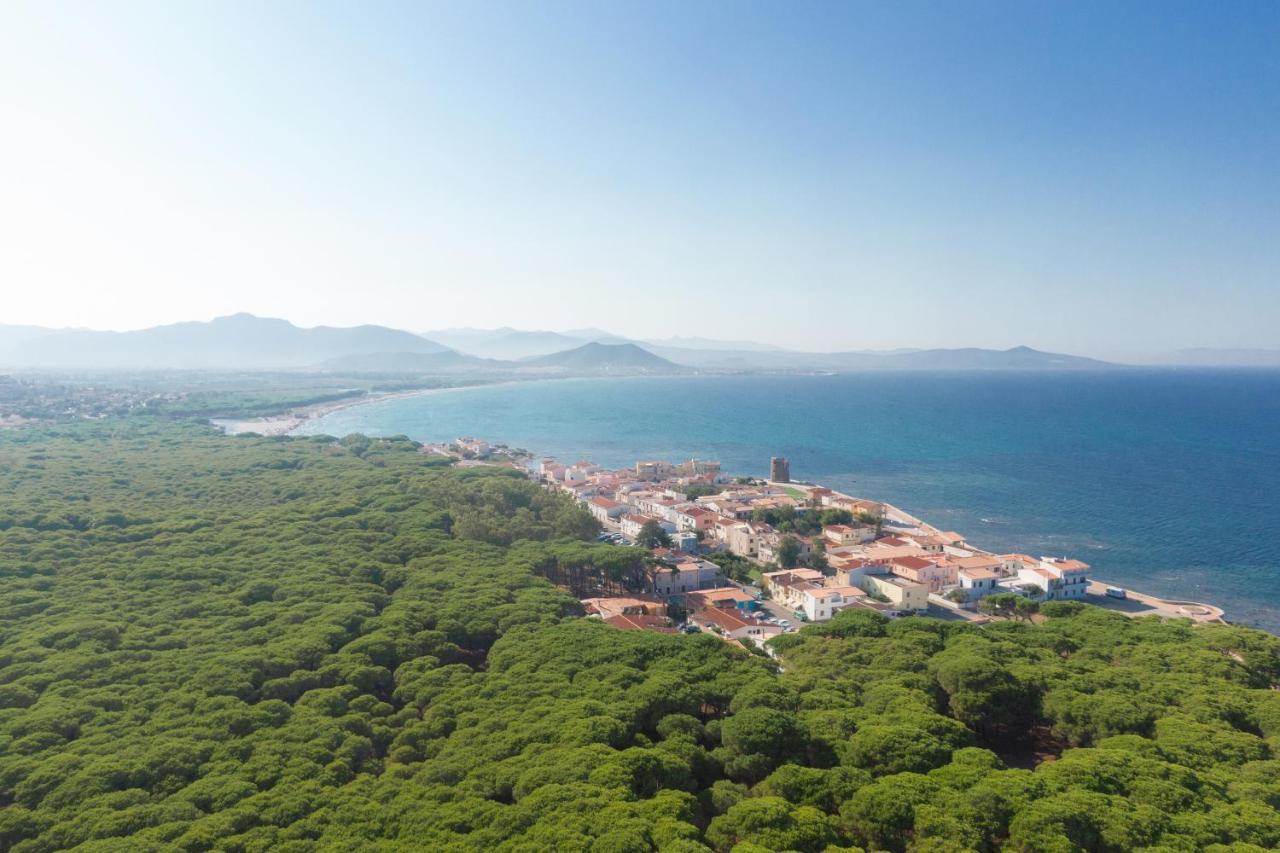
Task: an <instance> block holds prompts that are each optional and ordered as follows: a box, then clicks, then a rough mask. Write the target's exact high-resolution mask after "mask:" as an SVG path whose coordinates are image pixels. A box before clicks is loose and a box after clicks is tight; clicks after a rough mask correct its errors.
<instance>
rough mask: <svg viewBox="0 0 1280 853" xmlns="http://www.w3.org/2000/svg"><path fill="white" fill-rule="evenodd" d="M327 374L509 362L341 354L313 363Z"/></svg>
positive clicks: (450, 354) (442, 355)
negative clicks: (337, 356)
mask: <svg viewBox="0 0 1280 853" xmlns="http://www.w3.org/2000/svg"><path fill="white" fill-rule="evenodd" d="M314 366H315V368H316V369H317V370H323V371H327V372H331V373H431V372H438V371H442V370H444V371H470V370H494V369H503V368H509V367H511V366H512V364H511V362H506V361H495V360H493V359H488V358H476V357H475V356H474V355H467V354H465V353H460V352H455V351H453V350H444V351H442V352H370V353H361V354H359V355H344V356H341V357H339V358H331V359H328V360H327V361H322V362H320V363H319V364H317V365H314Z"/></svg>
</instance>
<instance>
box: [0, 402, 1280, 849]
mask: <svg viewBox="0 0 1280 853" xmlns="http://www.w3.org/2000/svg"><path fill="white" fill-rule="evenodd" d="M595 529H596V528H595V525H594V522H593V521H592V520H591V519H590V518H589V517H587V516H586V515H585V514H584V513H583V512H582V511H581V510H580V509H579V508H578V507H576V506H574V505H573V504H572V503H570V502H569V501H568V500H567V499H562V498H560V497H559V496H557V495H553V494H551V493H549V492H547V491H544V490H542V489H540V488H538V487H537V486H535V485H534V484H533V483H531V482H528V481H527V480H525V479H523V478H521V477H520V476H519V475H518V474H517V473H515V472H511V471H504V470H499V469H454V468H450V467H448V465H447V463H446V462H444V461H441V460H437V459H432V458H430V457H428V456H426V455H424V454H420V453H417V452H416V447H415V445H414V444H413V443H412V442H410V441H407V440H405V439H402V438H401V439H386V440H374V439H368V438H363V437H358V436H355V437H349V438H346V439H343V440H340V441H339V440H334V439H328V438H310V439H265V438H257V437H240V438H228V437H225V436H221V435H218V434H215V433H213V432H211V431H209V430H207V429H205V428H202V427H198V426H194V425H182V424H176V423H172V422H164V421H158V420H155V419H152V418H147V417H131V418H119V419H117V418H109V419H106V420H103V421H100V422H96V423H80V424H72V425H67V426H54V427H47V428H40V429H30V430H25V431H10V432H6V433H3V434H0V849H7V850H14V851H23V852H24V853H32V852H33V851H53V850H62V849H71V848H76V849H80V850H86V851H88V850H99V851H106V850H112V851H123V850H129V851H134V850H143V851H146V850H157V851H159V850H189V851H198V850H239V851H267V850H271V851H306V850H320V849H343V850H373V849H377V850H446V851H448V850H457V851H467V850H476V851H479V850H484V851H488V850H513V851H514V850H581V851H633V850H635V851H639V850H655V849H660V850H663V851H696V850H707V849H711V850H716V851H729V850H734V851H737V853H752V851H761V850H800V851H823V850H851V849H859V848H861V849H868V850H871V849H875V850H891V851H906V850H912V851H961V850H977V851H986V850H996V849H1008V850H1019V851H1041V850H1050V851H1056V850H1062V851H1072V850H1082V851H1083V850H1088V851H1127V850H1141V849H1151V850H1155V849H1159V850H1198V849H1214V848H1215V846H1216V847H1217V849H1222V850H1227V849H1231V850H1254V849H1268V848H1272V847H1275V846H1276V845H1280V812H1277V808H1278V807H1280V760H1278V759H1277V752H1278V751H1280V691H1278V690H1277V689H1276V688H1277V686H1280V640H1277V639H1276V638H1275V637H1272V636H1270V635H1267V634H1263V633H1260V632H1257V631H1252V630H1248V629H1243V628H1235V627H1229V626H1199V627H1195V626H1192V625H1190V624H1188V623H1183V622H1160V621H1156V620H1152V619H1143V620H1131V619H1128V618H1126V617H1124V616H1121V615H1118V614H1114V613H1109V612H1105V611H1102V610H1098V609H1095V608H1091V607H1086V606H1083V605H1067V604H1050V605H1045V606H1044V607H1042V609H1041V612H1040V613H1039V614H1038V615H1037V617H1036V621H1035V622H1031V621H1026V620H1021V621H1017V620H1015V621H1002V622H998V623H995V624H991V625H988V626H982V627H977V626H973V625H970V624H966V623H952V622H942V621H936V620H930V619H924V618H909V619H901V620H896V621H893V622H889V621H887V620H885V619H883V618H882V617H880V616H878V615H877V614H874V613H871V612H869V611H845V612H843V613H841V614H840V615H839V616H838V617H837V618H836V619H834V620H832V621H831V622H828V623H825V624H821V625H812V626H808V627H805V628H804V629H803V630H802V631H801V632H799V633H798V634H791V635H785V636H783V637H780V638H778V639H776V640H774V641H773V645H774V650H775V651H776V652H777V654H778V655H779V656H780V657H781V660H782V662H783V666H782V668H781V669H780V668H779V665H778V663H777V662H776V661H774V660H771V659H769V658H766V657H762V656H758V655H751V654H747V653H745V652H743V651H742V650H740V649H736V648H734V647H731V646H729V645H728V644H726V643H724V642H722V641H721V640H720V639H718V638H716V637H713V636H710V635H705V634H704V635H696V636H677V635H661V634H654V633H646V632H639V631H620V630H616V629H614V628H612V627H611V626H609V625H606V624H603V623H601V622H598V621H594V620H588V619H583V618H580V615H579V614H580V613H581V609H580V606H579V605H578V602H577V601H576V600H575V599H574V598H573V597H572V596H570V595H569V594H567V593H566V592H564V591H562V590H561V589H560V588H559V587H557V586H556V585H555V584H553V583H552V580H560V579H562V578H565V577H569V576H577V577H581V576H584V573H585V575H590V574H591V570H593V569H594V570H598V573H599V574H600V575H602V576H608V577H617V578H623V577H624V576H625V574H626V573H627V572H630V571H634V569H635V556H634V554H632V553H630V552H629V551H628V550H627V549H618V548H614V547H612V546H607V545H596V544H593V543H591V542H590V541H589V540H590V539H591V538H592V537H593V535H594V532H595ZM597 564H598V565H597ZM549 579H550V580H549Z"/></svg>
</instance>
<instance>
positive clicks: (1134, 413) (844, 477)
mask: <svg viewBox="0 0 1280 853" xmlns="http://www.w3.org/2000/svg"><path fill="white" fill-rule="evenodd" d="M298 431H299V432H301V433H308V434H317V433H327V434H331V435H335V436H342V435H346V434H349V433H365V434H367V435H376V436H388V435H397V434H403V435H407V436H410V437H411V438H414V439H417V440H420V441H442V440H452V439H454V438H456V437H458V436H478V437H481V438H484V439H486V440H489V441H496V442H503V443H506V444H509V445H511V446H513V447H521V448H524V449H527V450H529V451H530V452H531V453H533V454H535V455H537V456H539V457H541V456H554V457H557V458H559V459H561V460H562V461H577V460H579V459H588V460H591V461H593V462H597V463H599V464H602V465H606V466H609V467H618V466H624V465H631V464H633V463H634V462H635V461H636V460H637V459H669V460H683V459H688V458H691V457H696V458H699V459H719V460H720V461H721V463H722V465H723V470H724V471H726V472H728V473H734V474H742V475H757V476H763V475H766V474H767V472H768V470H769V468H768V466H769V458H770V457H771V456H785V457H786V458H787V459H789V460H790V463H791V476H792V478H793V479H796V480H804V481H808V482H817V483H821V484H823V485H827V486H830V487H832V488H836V489H838V490H840V491H845V492H849V493H851V494H855V495H858V496H860V497H868V498H876V499H880V500H884V501H887V502H889V503H892V504H894V505H896V506H899V507H901V508H902V509H905V510H907V511H908V512H910V513H912V514H914V515H916V516H919V517H921V518H924V519H925V520H927V521H929V522H931V523H932V524H934V525H936V526H938V527H940V528H943V529H948V530H956V531H960V532H961V533H963V534H965V535H966V537H967V538H968V539H969V540H970V541H971V542H973V543H975V544H977V545H979V546H982V547H985V548H988V549H991V550H993V551H998V552H1007V551H1019V552H1023V553H1030V554H1034V555H1037V556H1039V555H1065V556H1071V557H1075V558H1078V559H1081V560H1084V561H1085V562H1087V563H1089V564H1090V565H1091V566H1092V572H1091V574H1092V575H1093V576H1095V577H1097V578H1100V579H1102V580H1105V581H1107V582H1109V583H1112V584H1115V585H1118V586H1123V587H1129V588H1133V589H1136V590H1139V591H1142V592H1149V593H1152V594H1155V595H1158V596H1161V597H1165V598H1173V599H1182V600H1194V601H1205V602H1210V603H1213V604H1217V605H1219V606H1221V607H1224V608H1225V609H1226V612H1227V618H1228V619H1229V620H1231V621H1233V622H1236V623H1240V624H1248V625H1254V626H1257V627H1261V628H1264V629H1267V630H1269V631H1272V632H1275V633H1280V370H1226V369H1217V370H1205V369H1199V370H1192V369H1187V370H1175V369H1163V370H1148V369H1133V370H1108V371H1078V372H1061V373H1058V372H1034V373H1029V372H1028V373H1021V372H1008V373H1006V372H973V373H968V372H946V373H941V372H939V373H917V372H874V373H853V374H837V375H732V376H726V375H706V376H680V377H634V378H607V379H566V380H546V381H535V382H523V383H511V384H503V385H493V386H481V387H475V388H467V389H461V390H451V391H448V392H445V393H428V394H424V395H421V396H417V397H406V398H400V399H390V400H385V401H378V402H372V403H369V404H366V405H359V406H353V407H350V408H347V409H342V410H339V411H336V412H333V413H331V414H328V415H326V416H323V417H319V418H315V419H312V420H310V421H307V422H306V423H305V424H304V425H303V426H302V427H301V428H300V429H299V430H298Z"/></svg>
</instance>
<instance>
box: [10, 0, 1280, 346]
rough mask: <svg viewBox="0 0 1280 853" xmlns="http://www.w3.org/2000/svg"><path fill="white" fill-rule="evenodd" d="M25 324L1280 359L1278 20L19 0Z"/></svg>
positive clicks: (1053, 10)
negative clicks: (505, 333)
mask: <svg viewBox="0 0 1280 853" xmlns="http://www.w3.org/2000/svg"><path fill="white" fill-rule="evenodd" d="M0 104H3V109H2V110H0V323H12V324H36V325H45V326H58V327H62V326H83V327H90V328H99V329H119V330H124V329H133V328H141V327H145V326H151V325H156V324H161V323H167V322H176V321H180V320H192V319H211V318H212V317H214V316H219V315H224V314H230V313H235V312H239V311H249V312H252V313H255V314H259V315H263V316H276V317H285V318H288V319H290V320H292V321H294V322H295V323H298V324H299V325H308V326H309V325H318V324H329V325H356V324H360V323H380V324H385V325H390V326H395V327H398V328H407V329H411V330H414V331H425V330H429V329H436V328H446V327H460V326H480V327H495V326H504V325H510V326H516V327H521V328H531V329H569V328H575V327H584V326H594V327H602V328H605V329H608V330H610V331H612V332H614V333H617V334H622V335H628V336H634V337H665V336H668V335H698V336H704V337H719V338H731V339H754V340H759V341H764V342H768V343H773V344H777V345H781V346H787V347H792V348H800V349H808V350H844V349H868V348H869V349H885V348H892V347H902V346H913V347H933V346H989V347H1007V346H1014V345H1019V344H1026V345H1031V346H1036V347H1039V348H1042V349H1051V350H1057V351H1065V352H1074V353H1081V354H1093V355H1115V354H1127V353H1132V352H1141V351H1163V350H1167V349H1173V348H1178V347H1198V346H1210V347H1275V346H1278V345H1280V343H1278V342H1280V334H1278V333H1277V328H1278V327H1280V4H1276V3H1274V2H1259V3H1251V2H1215V3H1208V2H1194V3H1180V2H1162V3H1159V4H1152V3H1150V2H1138V3H1126V2H1116V0H1107V2H1099V3H1091V2H1061V3H1055V2H1036V0H1017V2H1007V3H1005V2H1000V3H988V2H978V0H975V2H965V3H951V2H933V3H914V2H899V1H898V0H895V2H881V3H863V2H852V0H850V1H849V2H839V3H822V2H802V3H763V2H746V0H734V2H714V0H698V2H694V3H689V2H671V3H665V2H648V0H646V2H643V3H639V2H633V3H611V2H605V0H591V2H586V0H577V2H532V0H529V2H519V3H508V2H485V3H440V4H437V3H430V2H414V3H404V4H401V3H388V2H369V3H324V2H305V3H296V2H285V0H275V2H272V3H258V2H252V3H239V2H232V1H231V0H220V2H208V3H202V2H196V0H189V1H188V2H182V3H171V2H167V1H166V2H153V3H152V2H148V3H134V2H75V3H66V2H56V1H55V2H50V0H41V2H33V3H29V4H28V3H23V2H14V0H6V2H0Z"/></svg>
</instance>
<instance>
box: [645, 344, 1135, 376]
mask: <svg viewBox="0 0 1280 853" xmlns="http://www.w3.org/2000/svg"><path fill="white" fill-rule="evenodd" d="M645 348H646V349H648V350H649V351H650V352H653V353H654V354H656V355H659V356H661V357H663V358H666V359H668V360H670V361H672V362H675V363H677V364H683V365H688V366H690V367H698V368H702V369H709V370H834V371H842V370H1068V369H1071V370H1079V369H1096V368H1104V367H1110V366H1111V365H1109V364H1108V363H1107V362H1104V361H1098V360H1096V359H1092V358H1084V357H1081V356H1074V355H1062V354H1060V353H1050V352H1041V351H1040V350H1035V349H1031V348H1030V347H1014V348H1012V349H1007V350H991V349H979V348H966V349H928V350H894V351H892V352H870V351H863V352H827V353H823V352H789V351H786V350H775V351H759V350H712V349H693V348H685V347H670V346H654V345H646V347H645Z"/></svg>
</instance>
